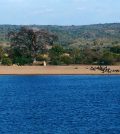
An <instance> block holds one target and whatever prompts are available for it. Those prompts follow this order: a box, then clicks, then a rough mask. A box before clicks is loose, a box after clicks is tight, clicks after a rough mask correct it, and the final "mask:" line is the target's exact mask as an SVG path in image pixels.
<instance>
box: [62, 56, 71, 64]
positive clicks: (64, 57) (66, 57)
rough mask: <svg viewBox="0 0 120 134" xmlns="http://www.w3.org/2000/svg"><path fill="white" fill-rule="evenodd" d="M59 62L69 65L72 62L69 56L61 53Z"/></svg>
mask: <svg viewBox="0 0 120 134" xmlns="http://www.w3.org/2000/svg"><path fill="white" fill-rule="evenodd" d="M61 62H62V63H64V64H67V65H69V64H71V63H72V58H71V57H70V56H67V55H63V56H61Z"/></svg>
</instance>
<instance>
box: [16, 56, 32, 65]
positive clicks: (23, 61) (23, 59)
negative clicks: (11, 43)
mask: <svg viewBox="0 0 120 134" xmlns="http://www.w3.org/2000/svg"><path fill="white" fill-rule="evenodd" d="M32 62H33V61H32V59H31V58H30V57H16V58H15V59H14V63H15V64H18V65H25V64H31V63H32Z"/></svg>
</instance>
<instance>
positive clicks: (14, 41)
mask: <svg viewBox="0 0 120 134" xmlns="http://www.w3.org/2000/svg"><path fill="white" fill-rule="evenodd" d="M7 38H8V40H9V42H10V46H9V47H0V61H1V64H3V65H12V64H17V65H26V64H29V65H30V64H31V65H32V64H35V63H36V64H38V65H39V64H41V62H43V61H46V62H47V64H52V65H69V64H96V65H113V64H120V45H119V42H117V41H116V42H113V44H112V45H109V46H107V47H103V46H104V45H103V44H102V43H101V42H98V41H96V40H94V41H92V42H91V43H87V44H86V45H83V46H82V47H65V46H62V45H61V44H60V43H58V42H59V41H58V40H59V37H58V36H57V34H55V33H52V32H50V31H47V30H45V29H44V30H43V29H39V28H36V27H32V28H31V27H21V28H20V29H19V30H17V31H14V30H13V31H11V32H9V33H8V35H7ZM56 42H57V43H56Z"/></svg>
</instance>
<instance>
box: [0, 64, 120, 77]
mask: <svg viewBox="0 0 120 134" xmlns="http://www.w3.org/2000/svg"><path fill="white" fill-rule="evenodd" d="M92 67H96V66H92ZM108 67H109V68H110V69H111V70H120V66H108ZM90 68H91V65H70V66H46V67H44V66H16V65H14V66H0V75H12V74H13V75H50V74H51V75H65V74H66V75H70V74H71V75H72V74H75V75H79V74H82V75H83V74H85V75H87V74H88V75H90V74H91V75H97V74H100V75H101V74H103V75H104V74H119V75H120V71H119V72H111V73H107V72H105V73H103V72H102V71H100V70H91V69H90Z"/></svg>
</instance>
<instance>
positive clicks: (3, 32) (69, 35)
mask: <svg viewBox="0 0 120 134" xmlns="http://www.w3.org/2000/svg"><path fill="white" fill-rule="evenodd" d="M22 26H29V27H35V28H39V29H45V30H48V31H50V32H53V33H55V34H57V35H58V37H59V40H58V42H56V43H58V44H61V45H63V46H65V47H68V46H72V47H74V46H75V47H79V46H81V45H86V44H91V43H93V42H94V41H97V42H98V44H100V43H102V44H104V45H114V44H117V45H120V23H105V24H91V25H81V26H75V25H71V26H57V25H7V24H5V25H0V42H7V41H8V38H7V34H8V33H9V32H10V31H14V32H17V31H18V30H19V29H20V27H22Z"/></svg>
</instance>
